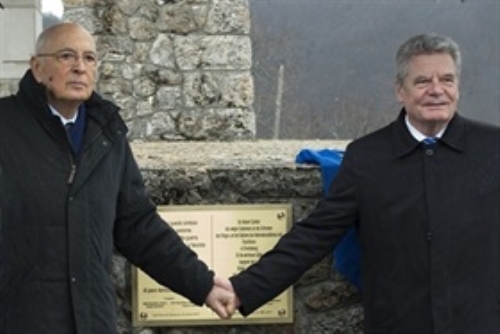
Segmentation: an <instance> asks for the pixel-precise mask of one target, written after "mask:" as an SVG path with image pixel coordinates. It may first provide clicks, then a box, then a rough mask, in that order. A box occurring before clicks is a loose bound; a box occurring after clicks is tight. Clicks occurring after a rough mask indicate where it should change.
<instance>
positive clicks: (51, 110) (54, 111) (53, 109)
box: [49, 104, 78, 125]
mask: <svg viewBox="0 0 500 334" xmlns="http://www.w3.org/2000/svg"><path fill="white" fill-rule="evenodd" d="M49 108H50V112H51V113H52V115H54V116H57V117H59V119H60V120H61V123H62V124H63V125H66V124H68V123H75V122H76V119H77V118H78V109H77V110H76V113H75V114H74V115H73V117H71V118H65V117H64V116H63V115H61V114H60V113H59V112H58V111H57V110H56V108H54V107H53V106H51V105H50V104H49Z"/></svg>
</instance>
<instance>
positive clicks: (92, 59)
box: [36, 50, 99, 68]
mask: <svg viewBox="0 0 500 334" xmlns="http://www.w3.org/2000/svg"><path fill="white" fill-rule="evenodd" d="M36 56H37V57H54V58H55V59H56V60H57V61H58V62H60V63H61V64H63V65H64V66H67V67H73V66H75V65H76V64H77V63H78V61H79V60H80V59H81V60H82V61H83V63H84V64H85V66H87V67H90V68H94V67H96V66H97V65H98V63H99V60H98V59H97V55H96V54H95V53H93V52H84V53H83V54H82V55H79V54H78V53H76V52H75V51H71V50H62V51H58V52H53V53H39V54H37V55H36Z"/></svg>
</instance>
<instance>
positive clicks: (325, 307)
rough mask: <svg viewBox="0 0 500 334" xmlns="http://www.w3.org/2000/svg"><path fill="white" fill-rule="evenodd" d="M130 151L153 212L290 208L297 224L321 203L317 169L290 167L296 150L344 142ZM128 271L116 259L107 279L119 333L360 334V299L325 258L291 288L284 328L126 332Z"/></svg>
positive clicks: (185, 145)
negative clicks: (291, 311)
mask: <svg viewBox="0 0 500 334" xmlns="http://www.w3.org/2000/svg"><path fill="white" fill-rule="evenodd" d="M132 145H133V150H134V152H135V155H136V158H137V160H138V162H139V165H140V166H141V169H142V171H143V177H144V179H145V182H146V185H147V187H148V189H149V192H150V194H151V196H152V198H153V200H154V201H155V202H156V203H157V204H161V205H168V204H172V205H196V204H243V203H248V204H249V203H292V205H293V211H294V221H296V220H297V219H300V218H301V217H304V216H305V215H306V214H307V213H308V212H309V211H310V210H311V209H312V208H313V207H314V206H315V204H316V203H317V201H318V199H319V198H320V197H321V196H322V184H321V175H320V172H319V169H318V168H317V167H316V166H305V165H296V164H295V163H294V158H295V155H296V154H297V153H298V152H299V151H300V150H301V149H303V148H311V149H323V148H338V149H344V148H345V145H346V142H327V141H311V142H303V141H238V142H233V143H227V142H225V143H224V142H219V143H215V142H205V143H201V142H199V143H193V142H191V143H190V142H177V143H166V142H155V143H153V142H150V143H145V142H134V143H133V144H132ZM130 271H131V268H130V265H129V264H128V263H127V262H126V261H125V260H123V258H121V257H119V256H118V257H116V259H115V266H114V277H115V282H116V286H117V295H118V296H119V305H120V322H119V331H120V333H134V334H167V333H169V334H170V333H171V334H174V333H175V334H213V333H219V334H226V333H227V334H234V333H245V334H257V333H268V334H274V333H276V334H278V333H279V334H283V333H296V334H320V333H321V334H323V333H338V334H356V333H362V319H363V312H362V308H361V305H360V297H359V295H358V294H357V293H356V291H355V290H354V288H353V287H351V286H350V285H349V284H348V283H346V282H345V281H344V280H343V279H342V278H341V277H340V276H339V275H338V274H337V273H336V272H335V271H334V270H333V268H332V264H331V257H328V258H326V259H325V260H324V261H322V262H320V263H318V264H317V265H315V266H314V267H313V268H312V269H311V270H309V271H308V272H306V273H305V274H304V275H303V277H302V278H301V279H300V281H299V282H297V284H296V285H295V287H294V307H295V315H294V316H295V319H294V322H293V323H292V324H285V325H277V324H275V325H240V326H238V325H233V326H226V325H224V326H210V327H208V326H207V327H203V326H202V327H182V328H181V327H175V328H132V326H131V325H130V314H131V305H130V300H131V296H130V294H131V286H130Z"/></svg>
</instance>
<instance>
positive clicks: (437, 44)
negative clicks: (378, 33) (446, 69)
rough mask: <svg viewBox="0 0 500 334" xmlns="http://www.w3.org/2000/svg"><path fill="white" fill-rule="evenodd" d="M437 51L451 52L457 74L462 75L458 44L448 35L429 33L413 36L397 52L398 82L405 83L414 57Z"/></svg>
mask: <svg viewBox="0 0 500 334" xmlns="http://www.w3.org/2000/svg"><path fill="white" fill-rule="evenodd" d="M436 53H445V54H449V55H450V56H451V58H452V59H453V62H454V63H455V68H456V70H457V76H460V72H461V70H462V56H461V54H460V48H459V46H458V44H457V43H456V42H455V41H454V40H452V39H451V38H450V37H448V36H444V35H440V34H436V33H428V34H422V35H416V36H413V37H411V38H410V39H408V40H407V41H406V42H404V43H403V44H402V45H401V46H400V47H399V49H398V52H397V54H396V83H397V84H400V85H401V84H402V83H403V81H404V79H405V78H406V76H407V75H408V64H409V62H410V60H411V59H412V58H413V57H415V56H419V55H431V54H436Z"/></svg>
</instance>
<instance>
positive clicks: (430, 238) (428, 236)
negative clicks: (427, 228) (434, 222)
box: [427, 232, 432, 242]
mask: <svg viewBox="0 0 500 334" xmlns="http://www.w3.org/2000/svg"><path fill="white" fill-rule="evenodd" d="M431 240H432V234H431V232H427V241H428V242H431Z"/></svg>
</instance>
